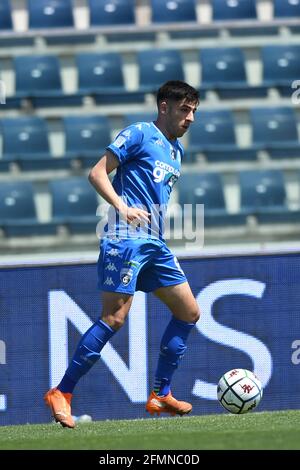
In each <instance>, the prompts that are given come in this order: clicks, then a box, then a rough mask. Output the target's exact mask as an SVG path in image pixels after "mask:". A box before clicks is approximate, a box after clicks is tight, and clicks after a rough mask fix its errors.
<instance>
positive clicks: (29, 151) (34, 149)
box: [0, 116, 69, 171]
mask: <svg viewBox="0 0 300 470" xmlns="http://www.w3.org/2000/svg"><path fill="white" fill-rule="evenodd" d="M0 127H1V132H2V137H3V160H4V161H5V160H7V161H15V162H17V163H18V164H19V165H20V168H21V169H22V170H24V171H27V170H43V169H60V168H66V167H69V163H68V161H66V160H65V159H63V158H53V157H52V156H51V154H50V149H49V142H48V130H47V125H46V122H45V121H44V119H43V118H40V117H37V116H35V117H20V118H5V119H2V120H1V121H0Z"/></svg>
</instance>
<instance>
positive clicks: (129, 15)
mask: <svg viewBox="0 0 300 470" xmlns="http://www.w3.org/2000/svg"><path fill="white" fill-rule="evenodd" d="M89 9H90V24H91V26H100V25H101V26H105V25H121V24H129V25H133V24H134V23H135V13H134V12H135V10H134V2H133V0H89Z"/></svg>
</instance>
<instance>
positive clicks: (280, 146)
mask: <svg viewBox="0 0 300 470" xmlns="http://www.w3.org/2000/svg"><path fill="white" fill-rule="evenodd" d="M250 121H251V126H252V141H253V145H254V146H255V147H256V148H257V149H264V150H266V151H268V152H269V154H270V156H271V157H272V158H293V157H300V142H299V137H298V130H297V124H296V117H295V113H294V110H293V109H292V108H287V107H278V108H252V109H251V110H250Z"/></svg>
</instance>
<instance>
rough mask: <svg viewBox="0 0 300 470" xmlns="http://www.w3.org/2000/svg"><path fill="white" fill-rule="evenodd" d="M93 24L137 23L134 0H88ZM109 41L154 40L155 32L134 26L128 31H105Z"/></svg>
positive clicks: (116, 24)
mask: <svg viewBox="0 0 300 470" xmlns="http://www.w3.org/2000/svg"><path fill="white" fill-rule="evenodd" d="M88 3H89V9H90V24H91V26H113V25H115V26H118V25H119V26H122V25H131V26H132V25H135V2H134V0H88ZM104 35H105V37H106V40H107V41H108V42H124V41H125V42H128V41H135V42H136V41H143V40H144V41H154V39H155V33H152V32H141V31H140V30H138V29H136V28H132V29H130V30H129V31H127V32H126V33H121V32H113V31H105V32H104Z"/></svg>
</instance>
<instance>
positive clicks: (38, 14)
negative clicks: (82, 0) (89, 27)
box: [28, 0, 74, 28]
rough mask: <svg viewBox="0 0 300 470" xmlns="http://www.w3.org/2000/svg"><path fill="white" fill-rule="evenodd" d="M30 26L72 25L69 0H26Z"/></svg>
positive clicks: (59, 26)
mask: <svg viewBox="0 0 300 470" xmlns="http://www.w3.org/2000/svg"><path fill="white" fill-rule="evenodd" d="M28 12H29V27H30V28H62V27H66V26H69V27H73V26H74V19H73V10H72V3H71V0H39V1H38V2H37V1H35V0H28Z"/></svg>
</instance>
